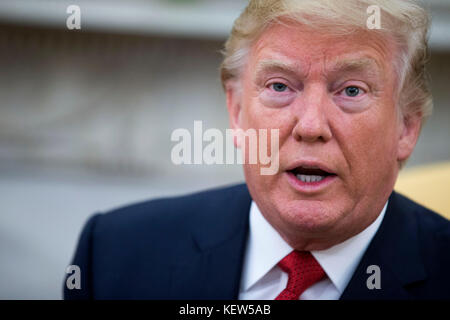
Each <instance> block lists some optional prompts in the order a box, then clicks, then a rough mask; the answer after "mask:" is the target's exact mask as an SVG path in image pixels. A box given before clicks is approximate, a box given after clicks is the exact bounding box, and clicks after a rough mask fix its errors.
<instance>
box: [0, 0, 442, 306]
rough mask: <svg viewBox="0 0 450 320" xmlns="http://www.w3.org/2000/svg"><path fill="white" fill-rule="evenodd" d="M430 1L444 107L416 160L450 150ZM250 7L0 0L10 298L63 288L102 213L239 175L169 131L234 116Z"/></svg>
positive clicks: (3, 227) (437, 27)
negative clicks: (233, 64)
mask: <svg viewBox="0 0 450 320" xmlns="http://www.w3.org/2000/svg"><path fill="white" fill-rule="evenodd" d="M427 3H428V4H429V5H430V7H431V10H432V12H433V16H434V19H435V20H434V24H433V31H432V37H431V46H432V56H431V61H430V69H429V72H430V75H431V79H432V89H433V94H434V98H435V110H434V114H433V116H432V117H431V118H430V120H429V121H428V122H427V124H426V126H425V128H424V129H423V132H422V136H421V138H420V140H419V143H418V146H417V148H416V151H415V153H414V155H413V157H412V158H411V160H410V161H409V163H408V167H414V166H418V165H422V164H429V163H433V162H440V161H448V160H450V108H449V104H450V87H449V75H450V36H449V35H450V0H441V1H437V0H434V1H427ZM71 4H76V5H78V6H79V7H80V9H81V30H68V29H67V27H66V19H67V17H68V16H69V14H67V13H66V9H67V7H68V6H69V5H71ZM245 5H246V1H239V0H232V1H230V0H227V1H225V0H171V1H168V0H165V1H163V0H161V1H157V0H153V1H152V0H145V1H144V0H129V1H113V0H97V1H88V0H85V1H81V0H78V1H64V0H53V1H50V0H26V1H25V0H2V1H0V203H1V208H0V298H2V299H5V298H8V299H59V298H60V297H61V292H62V285H63V283H62V282H63V277H64V270H65V267H66V266H67V265H68V264H69V263H70V260H71V257H72V254H73V251H74V249H75V244H76V241H77V238H78V235H79V232H80V230H81V228H82V225H83V224H84V222H85V221H86V219H87V217H88V216H89V215H91V214H92V213H94V212H99V211H107V210H109V209H112V208H115V207H117V206H121V205H123V204H127V203H130V202H135V201H140V200H144V199H148V198H151V197H156V196H164V195H176V194H182V193H186V192H191V191H196V190H200V189H204V188H208V187H212V186H219V185H224V184H229V183H234V182H239V181H243V175H242V171H241V168H240V166H239V165H212V166H204V165H190V166H186V165H182V166H175V165H173V164H172V162H171V161H170V152H171V148H172V147H173V146H174V145H175V143H174V142H171V141H170V135H171V133H172V131H173V130H174V129H176V128H187V129H189V130H190V131H192V129H193V122H194V120H203V125H204V129H207V128H219V129H221V130H225V129H226V128H227V127H228V120H227V113H226V107H225V97H224V94H223V93H222V89H221V85H220V81H219V74H218V67H219V64H220V62H221V55H220V53H219V51H220V50H221V48H222V44H223V42H224V40H225V39H226V36H227V34H228V32H229V31H230V29H231V25H232V22H233V20H234V19H235V18H236V17H237V16H238V15H239V12H240V11H241V10H242V8H243V7H245Z"/></svg>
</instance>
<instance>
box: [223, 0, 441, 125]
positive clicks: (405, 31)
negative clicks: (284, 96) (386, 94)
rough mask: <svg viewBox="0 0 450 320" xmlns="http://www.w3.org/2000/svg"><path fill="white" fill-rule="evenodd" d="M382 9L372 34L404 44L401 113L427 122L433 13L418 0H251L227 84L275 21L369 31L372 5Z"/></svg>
mask: <svg viewBox="0 0 450 320" xmlns="http://www.w3.org/2000/svg"><path fill="white" fill-rule="evenodd" d="M372 5H376V6H378V7H379V8H380V13H381V28H380V29H372V30H370V31H371V32H372V31H373V32H375V33H376V34H378V35H380V36H383V37H390V38H391V39H393V40H394V42H395V44H396V46H397V48H398V56H397V59H396V61H394V67H395V70H396V72H397V77H398V88H397V93H398V106H399V107H400V111H401V112H400V113H399V114H400V115H402V116H403V117H405V118H407V117H408V116H409V115H412V114H417V113H420V114H421V115H422V124H423V123H424V121H425V119H426V118H427V116H429V115H430V114H431V112H432V109H433V103H432V96H431V92H430V89H429V87H428V79H427V74H426V72H425V64H426V62H427V60H428V44H427V43H428V29H429V24H430V18H429V14H428V12H427V11H426V10H425V9H424V8H422V7H421V6H419V4H418V3H417V2H416V1H414V0H339V1H336V0H250V2H249V4H248V6H247V7H246V9H245V10H244V11H243V12H242V14H241V15H240V16H239V18H238V19H236V21H235V22H234V25H233V29H232V31H231V35H230V37H229V38H228V40H227V42H226V43H225V48H224V50H223V55H224V60H223V62H222V65H221V68H220V73H221V80H222V84H223V86H224V88H225V87H226V84H227V83H228V82H229V81H230V80H233V79H239V77H240V74H241V71H242V69H243V67H244V65H245V63H246V58H247V56H248V53H249V51H250V47H251V46H252V44H253V43H254V41H256V40H257V39H258V37H259V36H260V35H261V34H262V33H263V32H264V30H266V28H267V27H269V26H270V25H271V24H273V23H283V22H282V20H281V19H286V18H288V19H289V20H293V21H296V22H299V23H301V24H303V25H306V26H308V27H311V28H316V29H318V30H320V31H323V32H327V33H329V34H333V35H345V34H350V33H353V32H356V31H362V30H368V27H367V19H368V17H369V14H368V11H367V9H368V8H369V6H372Z"/></svg>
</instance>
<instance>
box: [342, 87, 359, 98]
mask: <svg viewBox="0 0 450 320" xmlns="http://www.w3.org/2000/svg"><path fill="white" fill-rule="evenodd" d="M361 91H362V90H361V89H360V88H358V87H354V86H350V87H347V88H345V89H344V92H345V94H346V95H347V96H349V97H357V96H358V95H359V94H360V93H361Z"/></svg>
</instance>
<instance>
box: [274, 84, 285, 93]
mask: <svg viewBox="0 0 450 320" xmlns="http://www.w3.org/2000/svg"><path fill="white" fill-rule="evenodd" d="M271 87H272V89H273V90H275V91H276V92H284V91H286V89H287V85H285V84H284V83H280V82H276V83H273V84H272V85H271Z"/></svg>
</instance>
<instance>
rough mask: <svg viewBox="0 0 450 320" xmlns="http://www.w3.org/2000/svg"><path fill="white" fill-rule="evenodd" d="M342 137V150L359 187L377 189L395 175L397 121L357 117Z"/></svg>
mask: <svg viewBox="0 0 450 320" xmlns="http://www.w3.org/2000/svg"><path fill="white" fill-rule="evenodd" d="M343 132H344V133H342V134H341V135H340V141H341V143H340V145H341V149H342V151H343V153H344V155H345V158H346V160H347V164H348V168H349V171H350V172H349V175H350V178H351V179H356V180H358V181H357V182H356V183H354V185H355V187H356V188H360V189H361V190H363V189H365V188H363V185H365V186H366V187H367V188H371V187H375V185H377V184H378V183H383V181H382V180H383V177H384V176H386V177H388V176H389V175H390V174H391V172H390V171H391V170H392V167H393V166H394V164H395V161H396V130H395V123H394V122H393V120H388V119H386V118H385V117H381V116H378V115H377V116H373V117H364V116H360V117H358V118H353V119H352V120H351V121H349V122H347V123H346V126H345V129H344V130H343Z"/></svg>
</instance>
